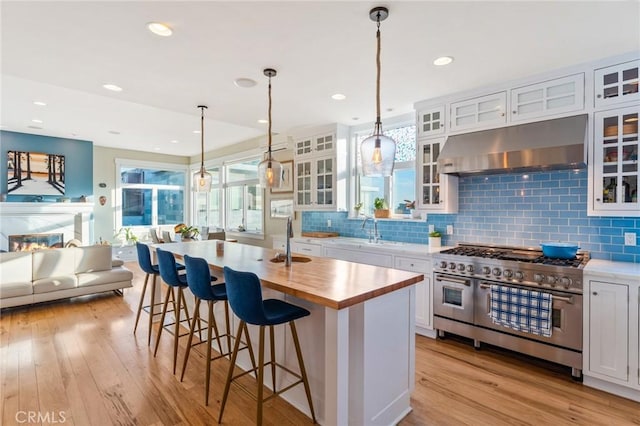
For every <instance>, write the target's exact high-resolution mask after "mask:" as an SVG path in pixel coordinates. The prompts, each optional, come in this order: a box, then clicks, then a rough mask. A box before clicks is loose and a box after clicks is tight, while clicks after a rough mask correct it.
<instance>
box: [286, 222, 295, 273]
mask: <svg viewBox="0 0 640 426" xmlns="http://www.w3.org/2000/svg"><path fill="white" fill-rule="evenodd" d="M291 238H293V223H292V221H291V216H289V217H287V248H286V250H287V251H286V254H285V256H286V257H285V259H284V264H285V266H291V241H290V240H291Z"/></svg>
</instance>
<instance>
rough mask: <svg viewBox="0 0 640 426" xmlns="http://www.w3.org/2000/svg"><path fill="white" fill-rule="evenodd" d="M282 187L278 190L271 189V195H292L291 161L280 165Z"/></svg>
mask: <svg viewBox="0 0 640 426" xmlns="http://www.w3.org/2000/svg"><path fill="white" fill-rule="evenodd" d="M281 164H282V185H281V186H280V188H271V193H272V194H283V193H287V192H291V193H293V160H289V161H283V162H282V163H281Z"/></svg>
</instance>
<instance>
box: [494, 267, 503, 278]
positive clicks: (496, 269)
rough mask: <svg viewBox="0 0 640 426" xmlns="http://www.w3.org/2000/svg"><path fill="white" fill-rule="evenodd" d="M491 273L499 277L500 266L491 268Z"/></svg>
mask: <svg viewBox="0 0 640 426" xmlns="http://www.w3.org/2000/svg"><path fill="white" fill-rule="evenodd" d="M492 272H493V275H495V276H496V277H499V276H500V274H501V273H502V271H500V268H493V271H492Z"/></svg>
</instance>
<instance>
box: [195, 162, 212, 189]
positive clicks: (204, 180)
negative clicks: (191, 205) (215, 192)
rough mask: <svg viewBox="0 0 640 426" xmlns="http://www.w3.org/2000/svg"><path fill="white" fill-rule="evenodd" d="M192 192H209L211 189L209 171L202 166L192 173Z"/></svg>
mask: <svg viewBox="0 0 640 426" xmlns="http://www.w3.org/2000/svg"><path fill="white" fill-rule="evenodd" d="M192 190H193V192H209V191H211V173H209V172H207V171H206V170H205V169H204V168H202V169H200V170H198V171H197V172H195V173H194V174H193V186H192Z"/></svg>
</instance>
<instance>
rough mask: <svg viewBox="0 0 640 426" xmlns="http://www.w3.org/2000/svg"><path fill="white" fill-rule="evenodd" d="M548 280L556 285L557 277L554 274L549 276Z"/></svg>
mask: <svg viewBox="0 0 640 426" xmlns="http://www.w3.org/2000/svg"><path fill="white" fill-rule="evenodd" d="M547 282H548V283H549V284H551V285H556V277H554V276H553V275H549V276H548V277H547Z"/></svg>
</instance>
